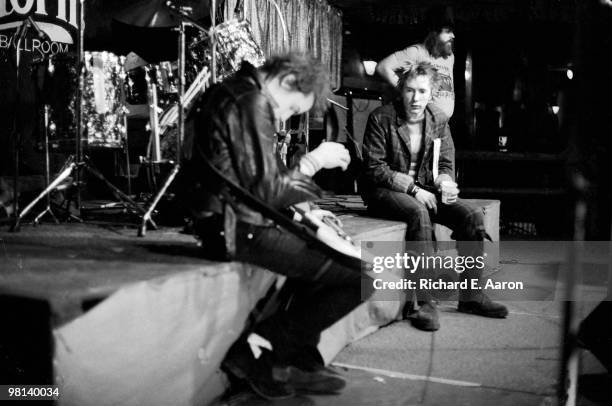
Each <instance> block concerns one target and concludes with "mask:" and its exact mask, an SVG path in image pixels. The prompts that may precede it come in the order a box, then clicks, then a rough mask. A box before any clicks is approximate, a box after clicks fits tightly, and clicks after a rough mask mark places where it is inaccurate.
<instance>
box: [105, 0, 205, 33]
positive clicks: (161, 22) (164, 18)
mask: <svg viewBox="0 0 612 406" xmlns="http://www.w3.org/2000/svg"><path fill="white" fill-rule="evenodd" d="M166 1H167V0H138V1H135V2H130V3H131V4H130V5H129V6H127V7H125V8H123V9H122V10H121V11H119V12H117V13H115V16H114V18H115V20H117V21H120V22H122V23H124V24H128V25H134V26H137V27H147V28H164V27H176V26H178V25H179V23H180V20H179V18H178V17H177V16H176V15H175V13H174V12H173V11H171V10H170V9H168V7H166ZM172 3H173V4H175V5H177V6H179V7H191V8H192V10H193V12H192V14H191V18H193V19H195V20H198V19H201V18H203V17H205V16H207V15H208V14H209V12H208V10H209V0H173V1H172Z"/></svg>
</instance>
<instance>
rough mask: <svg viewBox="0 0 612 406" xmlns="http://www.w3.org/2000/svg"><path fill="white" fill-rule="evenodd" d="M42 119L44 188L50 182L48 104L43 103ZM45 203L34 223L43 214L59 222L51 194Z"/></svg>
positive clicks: (38, 221)
mask: <svg viewBox="0 0 612 406" xmlns="http://www.w3.org/2000/svg"><path fill="white" fill-rule="evenodd" d="M43 121H44V128H43V134H44V141H43V143H44V144H43V148H44V151H45V188H47V187H49V183H51V181H50V173H49V172H50V168H49V166H50V163H49V161H50V159H49V105H47V104H46V105H45V106H44V113H43ZM46 198H47V200H46V204H47V206H46V207H45V209H44V210H43V211H42V212H40V214H39V215H38V216H36V217H35V218H34V224H39V223H40V221H41V220H42V219H43V218H44V216H45V215H49V216H50V217H51V218H52V219H53V221H54V222H55V224H59V220H58V219H57V216H56V215H55V213H54V212H53V209H52V208H51V195H50V194H47V195H46ZM28 209H29V206H28V207H26V208H25V209H24V211H27V210H28Z"/></svg>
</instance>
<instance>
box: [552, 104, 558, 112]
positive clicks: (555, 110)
mask: <svg viewBox="0 0 612 406" xmlns="http://www.w3.org/2000/svg"><path fill="white" fill-rule="evenodd" d="M552 111H553V113H555V114H559V106H552Z"/></svg>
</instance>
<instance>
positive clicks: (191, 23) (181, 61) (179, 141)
mask: <svg viewBox="0 0 612 406" xmlns="http://www.w3.org/2000/svg"><path fill="white" fill-rule="evenodd" d="M212 4H213V7H214V0H213V1H212ZM166 7H168V8H169V9H170V10H172V11H173V12H175V13H176V14H177V15H178V16H179V18H180V24H179V28H178V32H179V40H178V51H179V52H178V54H179V56H178V69H179V72H178V77H179V86H178V131H177V134H176V162H175V163H174V166H173V168H172V171H170V173H169V174H168V177H167V178H166V180H165V181H164V184H163V185H162V187H161V188H160V189H159V190H158V191H157V194H156V195H155V196H154V197H153V199H152V201H151V204H150V206H149V208H148V209H147V211H146V212H145V213H144V215H143V216H142V222H141V224H140V227H139V228H138V236H139V237H144V236H145V235H146V232H147V224H149V223H151V225H152V227H153V229H156V228H157V227H156V225H155V223H154V222H153V219H152V215H153V212H154V211H155V208H156V207H157V205H158V204H159V201H160V200H161V198H162V197H163V196H164V194H166V191H167V190H168V188H169V187H170V185H171V184H172V182H174V179H175V178H176V175H178V173H179V171H180V169H181V155H182V146H183V139H184V138H185V59H186V56H185V30H186V28H187V27H193V28H196V29H198V30H200V31H202V32H204V33H207V34H208V35H210V36H211V42H212V43H213V46H214V41H213V39H212V38H214V36H213V30H212V29H211V30H210V31H209V30H207V29H205V28H204V27H202V26H201V25H200V24H199V23H198V22H197V21H195V20H194V19H192V18H191V17H190V16H189V15H188V14H187V13H186V12H184V11H183V10H181V9H180V8H179V7H177V6H175V5H174V4H172V2H171V1H168V2H166ZM213 10H214V8H213ZM212 21H213V23H214V20H212ZM213 50H214V48H213ZM212 72H213V83H214V72H215V55H214V52H213V54H212Z"/></svg>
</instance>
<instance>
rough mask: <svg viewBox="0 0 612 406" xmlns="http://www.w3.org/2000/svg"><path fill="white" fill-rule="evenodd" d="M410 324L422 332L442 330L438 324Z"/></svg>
mask: <svg viewBox="0 0 612 406" xmlns="http://www.w3.org/2000/svg"><path fill="white" fill-rule="evenodd" d="M410 324H411V325H412V327H414V328H416V329H417V330H421V331H438V330H440V323H436V324H433V325H420V324H418V323H415V322H413V321H411V322H410Z"/></svg>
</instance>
